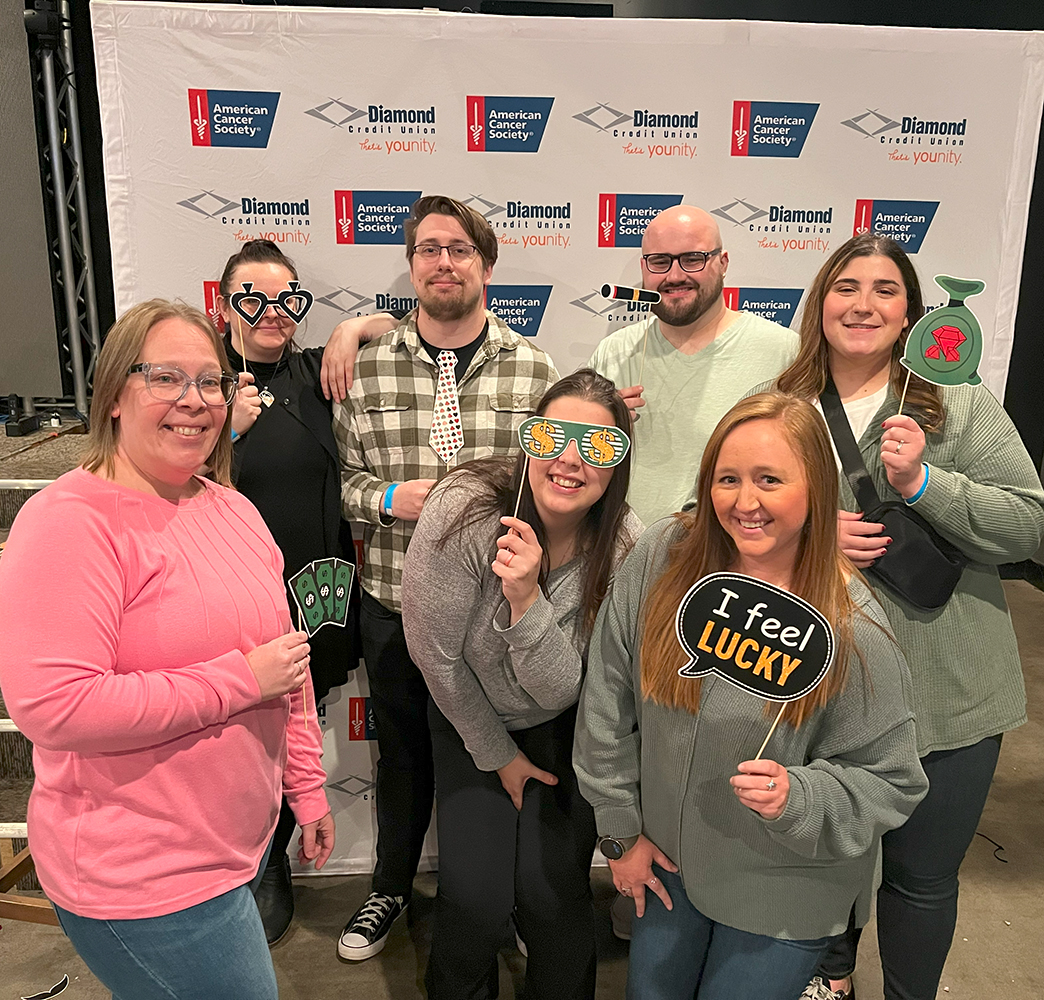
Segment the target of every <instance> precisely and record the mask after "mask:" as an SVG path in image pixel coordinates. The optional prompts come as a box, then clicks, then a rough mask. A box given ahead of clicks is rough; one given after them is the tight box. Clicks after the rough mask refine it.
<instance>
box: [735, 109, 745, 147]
mask: <svg viewBox="0 0 1044 1000" xmlns="http://www.w3.org/2000/svg"><path fill="white" fill-rule="evenodd" d="M732 134H733V135H734V136H735V137H736V149H743V146H744V144H745V143H746V140H747V130H746V129H745V128H744V127H743V109H742V108H740V112H739V128H738V129H736V131H735V132H733V133H732Z"/></svg>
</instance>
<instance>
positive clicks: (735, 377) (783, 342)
mask: <svg viewBox="0 0 1044 1000" xmlns="http://www.w3.org/2000/svg"><path fill="white" fill-rule="evenodd" d="M728 267H729V255H728V252H727V251H726V250H724V249H722V245H721V233H720V231H719V230H718V225H717V223H716V222H715V221H714V219H713V218H711V216H710V215H708V214H707V213H706V212H705V211H703V209H701V208H695V207H694V206H692V205H677V206H675V207H674V208H668V209H666V210H665V211H663V212H661V213H660V214H659V215H658V216H656V218H655V219H653V220H652V222H650V223H649V226H648V228H647V229H646V230H645V235H644V237H643V238H642V287H643V288H648V289H651V290H653V291H657V292H659V293H660V295H661V300H660V302H659V303H657V304H656V305H654V306H652V308H651V311H652V313H653V315H652V316H650V317H648V318H647V319H644V320H642V321H641V322H639V323H634V324H632V325H631V326H627V327H624V328H623V329H622V330H617V331H616V332H615V333H612V334H610V335H609V336H608V337H606V338H605V339H604V340H603V341H602V342H601V343H600V344H599V345H598V347H597V348H596V349H595V352H594V354H593V355H592V356H591V360H590V361H589V362H588V364H589V365H590V367H592V368H594V369H595V371H597V372H599V374H601V375H604V376H605V377H606V378H611V379H612V380H613V381H614V382H615V383H616V385H617V388H619V389H620V392H621V395H623V397H624V398H625V399H626V400H627V402H628V405H629V406H630V407H631V408H632V409H634V410H635V412H636V416H637V417H638V420H637V422H636V424H635V427H634V435H633V437H634V458H633V460H632V461H633V463H634V464H633V465H632V471H631V488H630V492H629V494H628V497H627V499H628V501H629V502H630V504H631V507H632V508H633V509H634V511H635V513H636V514H637V515H638V516H639V517H640V518H641V519H642V521H643V523H644V524H645V525H647V526H648V525H650V524H652V523H653V522H654V521H656V520H658V519H659V518H661V517H665V516H667V515H668V514H671V513H673V512H674V511H677V510H681V508H682V505H683V504H684V503H685V501H686V500H688V499H689V498H690V496H692V495H693V492H694V491H693V484H694V482H695V480H696V474H697V472H698V471H699V467H700V458H701V456H702V455H703V449H704V447H705V446H706V444H707V439H708V438H709V437H710V434H711V431H713V430H714V428H715V426H716V425H717V423H718V421H719V420H720V419H721V417H722V416H723V415H724V414H725V413H726V411H727V410H729V408H730V407H731V406H732V405H733V404H734V403H735V402H736V401H737V400H739V399H740V398H741V397H742V396H743V395H744V394H745V393H746V391H747V390H748V389H749V388H750V387H751V386H755V385H757V384H758V383H759V382H763V381H766V380H768V379H772V378H775V377H776V376H777V375H778V374H779V373H780V372H782V371H783V369H785V368H786V367H787V366H788V365H789V364H790V363H791V362H792V361H793V360H794V358H795V357H796V355H797V349H798V335H797V334H796V333H795V332H794V331H792V330H789V329H787V328H786V327H782V326H780V325H779V324H778V323H772V322H770V321H769V320H766V319H762V318H761V317H760V316H756V315H754V314H753V313H746V312H737V311H735V310H733V309H729V308H728V307H727V306H726V305H725V298H724V296H723V294H722V289H723V288H724V287H725V273H726V271H727V270H728ZM639 383H640V384H639ZM639 408H640V409H639Z"/></svg>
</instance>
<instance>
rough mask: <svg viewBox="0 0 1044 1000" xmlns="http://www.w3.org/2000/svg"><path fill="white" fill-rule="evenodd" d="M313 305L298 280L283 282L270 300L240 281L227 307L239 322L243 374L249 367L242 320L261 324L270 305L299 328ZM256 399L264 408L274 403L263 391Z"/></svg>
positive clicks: (253, 324) (269, 394)
mask: <svg viewBox="0 0 1044 1000" xmlns="http://www.w3.org/2000/svg"><path fill="white" fill-rule="evenodd" d="M313 302H315V296H314V295H313V294H312V293H311V292H309V291H308V290H307V289H304V288H302V287H301V282H300V281H290V282H287V287H286V288H284V289H283V290H282V291H281V292H280V293H279V294H278V295H277V296H276V297H275V298H274V299H272V298H269V297H268V296H267V295H266V294H265V293H264V292H260V291H259V292H255V291H254V283H253V282H252V281H244V282H243V289H242V291H239V292H233V293H232V294H231V295H230V296H229V297H228V304H229V306H230V307H231V308H232V311H233V312H234V313H235V314H236V315H237V316H238V317H239V319H240V322H239V323H238V324H237V326H238V329H239V353H240V354H241V355H242V356H243V374H244V375H245V374H247V373H248V372H249V368H248V367H247V356H246V338H245V337H244V334H243V321H245V322H246V324H247V326H249V327H255V326H257V324H258V323H260V322H261V318H262V317H263V316H264V315H265V312H267V310H268V308H269V307H270V306H274V307H275V308H276V311H277V312H280V313H282V314H283V315H284V316H286V317H288V318H289V319H291V320H293V321H294V322H295V323H297V324H298V325H300V324H301V323H302V322H303V321H304V318H305V317H306V316H307V315H308V310H309V309H311V308H312V303H313ZM266 397H267V398H266ZM260 398H261V402H262V403H264V404H265V406H271V405H272V404H273V403H274V402H275V397H274V396H273V395H272V394H271V393H270V392H267V391H266V392H262V393H261V394H260Z"/></svg>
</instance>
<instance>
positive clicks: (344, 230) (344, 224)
mask: <svg viewBox="0 0 1044 1000" xmlns="http://www.w3.org/2000/svg"><path fill="white" fill-rule="evenodd" d="M337 225H338V226H340V227H341V237H342V239H346V238H347V237H348V231H349V230H350V229H351V228H352V216H351V214H350V213H349V211H348V201H347V199H345V198H342V199H341V217H340V218H339V219H338V220H337Z"/></svg>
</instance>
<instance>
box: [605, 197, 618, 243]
mask: <svg viewBox="0 0 1044 1000" xmlns="http://www.w3.org/2000/svg"><path fill="white" fill-rule="evenodd" d="M614 226H615V223H614V222H613V217H612V215H611V214H610V211H609V200H608V199H606V202H605V219H604V220H603V222H602V239H604V240H605V241H606V243H608V242H609V240H610V239H611V238H612V235H613V228H614Z"/></svg>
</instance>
